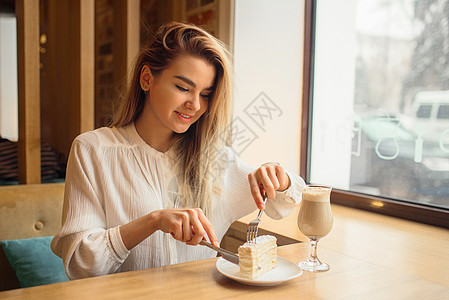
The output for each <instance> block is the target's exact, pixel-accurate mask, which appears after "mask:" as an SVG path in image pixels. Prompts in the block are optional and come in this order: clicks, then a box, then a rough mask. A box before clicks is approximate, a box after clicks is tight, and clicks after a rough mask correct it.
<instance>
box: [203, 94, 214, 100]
mask: <svg viewBox="0 0 449 300" xmlns="http://www.w3.org/2000/svg"><path fill="white" fill-rule="evenodd" d="M200 96H201V97H202V98H204V99H206V100H209V99H210V97H211V96H212V94H200Z"/></svg>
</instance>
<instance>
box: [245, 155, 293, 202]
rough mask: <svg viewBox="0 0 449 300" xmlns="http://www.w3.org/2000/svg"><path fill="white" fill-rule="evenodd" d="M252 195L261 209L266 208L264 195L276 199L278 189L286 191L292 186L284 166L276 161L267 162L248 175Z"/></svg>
mask: <svg viewBox="0 0 449 300" xmlns="http://www.w3.org/2000/svg"><path fill="white" fill-rule="evenodd" d="M248 181H249V186H250V188H251V195H252V196H253V198H254V202H255V203H256V206H257V207H258V208H259V209H265V204H264V203H263V195H264V194H266V195H267V197H268V198H270V199H274V198H275V197H276V191H284V190H286V189H287V188H289V187H290V178H289V177H288V175H287V173H285V171H284V168H282V167H281V166H280V165H279V164H276V163H265V164H263V165H262V166H261V167H260V168H258V169H257V170H255V171H254V172H251V173H250V174H249V175H248Z"/></svg>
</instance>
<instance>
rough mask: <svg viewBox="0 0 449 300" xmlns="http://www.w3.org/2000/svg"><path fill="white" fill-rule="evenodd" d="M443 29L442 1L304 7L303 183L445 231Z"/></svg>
mask: <svg viewBox="0 0 449 300" xmlns="http://www.w3.org/2000/svg"><path fill="white" fill-rule="evenodd" d="M307 22H308V23H307ZM448 24H449V0H435V1H413V0H394V1H393V0H386V1H376V0H354V1H351V2H349V3H348V4H347V5H344V6H343V5H340V4H339V3H338V1H306V36H305V39H306V43H305V45H306V46H305V54H306V55H305V67H306V68H305V81H304V82H305V87H306V91H305V94H304V95H305V104H304V106H303V108H304V109H303V111H305V112H306V113H307V115H306V117H305V119H306V121H307V124H308V133H307V137H306V138H305V139H303V142H304V141H306V142H307V147H308V151H307V154H306V155H305V156H303V157H302V162H303V163H304V162H307V164H306V167H305V169H302V172H303V174H302V175H303V176H305V177H306V180H307V182H310V183H323V184H329V185H331V186H333V187H334V189H335V190H336V193H335V197H334V200H335V201H336V202H338V203H342V204H347V205H351V206H355V207H360V208H366V209H370V210H375V211H379V212H382V213H385V214H391V215H397V216H400V217H405V218H409V219H414V220H417V221H422V222H426V223H430V224H435V225H439V226H445V227H449V221H448V216H449V122H448V118H449V59H448V57H449V29H448V28H449V26H448ZM307 60H308V62H309V63H310V67H309V66H308V65H307ZM303 123H304V122H303Z"/></svg>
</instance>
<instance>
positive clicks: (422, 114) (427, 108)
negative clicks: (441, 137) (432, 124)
mask: <svg viewBox="0 0 449 300" xmlns="http://www.w3.org/2000/svg"><path fill="white" fill-rule="evenodd" d="M431 111H432V105H421V106H419V107H418V110H417V112H416V117H417V118H421V119H428V118H430V112H431Z"/></svg>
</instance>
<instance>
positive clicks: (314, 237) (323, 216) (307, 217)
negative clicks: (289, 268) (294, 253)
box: [298, 185, 333, 272]
mask: <svg viewBox="0 0 449 300" xmlns="http://www.w3.org/2000/svg"><path fill="white" fill-rule="evenodd" d="M331 191H332V188H331V187H329V186H322V185H307V186H306V188H305V189H304V192H303V196H302V201H301V207H300V209H299V214H298V227H299V230H301V232H302V233H303V234H304V235H305V236H307V237H308V238H309V239H310V244H311V248H312V249H311V253H310V257H309V259H307V260H306V261H302V262H300V263H299V266H300V267H301V269H303V270H305V271H310V272H323V271H327V270H329V265H328V264H326V263H322V262H321V261H320V260H319V259H318V256H317V244H318V240H319V239H320V238H322V237H324V236H326V235H327V234H328V233H329V232H330V231H331V229H332V224H333V216H332V210H331V205H330V195H331Z"/></svg>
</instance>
